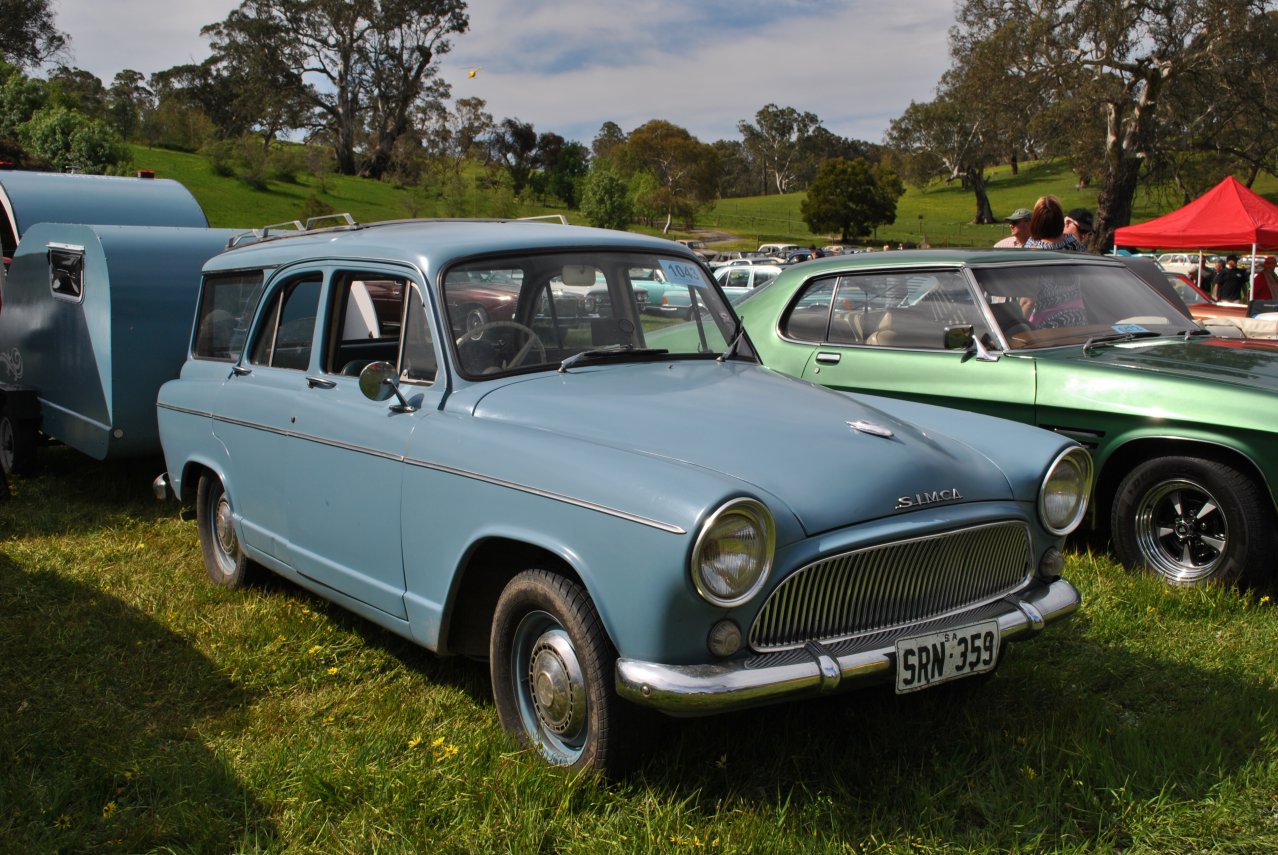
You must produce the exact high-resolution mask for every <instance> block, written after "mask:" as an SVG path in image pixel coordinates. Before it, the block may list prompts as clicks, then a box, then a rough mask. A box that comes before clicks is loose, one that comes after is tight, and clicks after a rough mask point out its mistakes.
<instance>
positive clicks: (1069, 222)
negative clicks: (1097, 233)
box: [1065, 208, 1092, 246]
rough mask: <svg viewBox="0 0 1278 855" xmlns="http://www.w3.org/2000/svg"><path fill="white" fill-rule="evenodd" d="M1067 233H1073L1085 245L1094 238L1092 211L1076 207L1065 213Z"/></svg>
mask: <svg viewBox="0 0 1278 855" xmlns="http://www.w3.org/2000/svg"><path fill="white" fill-rule="evenodd" d="M1065 234H1067V235H1073V236H1074V237H1075V239H1077V240H1078V242H1079V243H1081V244H1082V245H1083V246H1087V243H1088V241H1090V240H1091V239H1092V212H1091V211H1089V210H1087V209H1086V208H1074V209H1073V210H1072V211H1070V212H1069V213H1068V214H1066V215H1065Z"/></svg>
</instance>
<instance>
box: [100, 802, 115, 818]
mask: <svg viewBox="0 0 1278 855" xmlns="http://www.w3.org/2000/svg"><path fill="white" fill-rule="evenodd" d="M115 807H116V805H115V802H107V803H106V804H104V805H103V806H102V818H103V819H110V818H111V815H112V814H113V813H115Z"/></svg>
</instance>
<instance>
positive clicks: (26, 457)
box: [0, 410, 39, 475]
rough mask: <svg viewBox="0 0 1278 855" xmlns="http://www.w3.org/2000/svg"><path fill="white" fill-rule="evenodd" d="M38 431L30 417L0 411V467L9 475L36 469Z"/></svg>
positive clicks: (30, 473)
mask: <svg viewBox="0 0 1278 855" xmlns="http://www.w3.org/2000/svg"><path fill="white" fill-rule="evenodd" d="M38 444H39V432H38V431H37V430H36V426H35V422H33V421H31V420H30V419H19V418H15V417H14V416H13V414H12V413H10V412H9V411H8V410H5V411H4V412H0V467H3V468H4V471H5V472H6V473H7V474H9V475H32V474H34V473H35V471H36V464H37V457H36V446H37V445H38Z"/></svg>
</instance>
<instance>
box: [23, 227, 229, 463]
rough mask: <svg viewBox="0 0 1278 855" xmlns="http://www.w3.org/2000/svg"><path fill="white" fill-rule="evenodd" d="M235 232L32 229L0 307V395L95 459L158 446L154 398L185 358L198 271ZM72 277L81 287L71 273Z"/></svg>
mask: <svg viewBox="0 0 1278 855" xmlns="http://www.w3.org/2000/svg"><path fill="white" fill-rule="evenodd" d="M237 233H238V232H237V231H235V230H232V229H209V228H174V227H138V226H115V225H111V226H101V225H68V224H61V223H39V224H37V225H34V226H32V227H30V228H29V229H28V230H27V231H26V232H25V234H24V235H23V239H22V242H21V244H20V245H19V246H18V251H17V254H16V255H15V256H14V258H13V263H12V265H11V267H10V269H9V272H8V277H7V282H6V284H5V295H4V299H5V305H4V311H3V312H0V396H3V397H4V398H6V399H9V403H8V411H9V412H10V413H11V414H12V415H14V416H15V417H16V418H17V419H24V418H25V419H28V420H29V419H31V418H32V416H31V412H30V403H28V404H27V405H25V407H24V405H22V404H21V403H20V399H21V398H22V397H23V396H26V397H27V398H28V399H30V398H31V397H32V396H33V397H34V399H35V401H36V402H37V404H38V415H37V416H36V417H38V419H39V429H40V431H41V432H43V433H44V434H45V435H46V436H49V437H52V438H54V439H57V440H59V441H61V442H63V443H65V444H67V445H69V446H71V447H73V448H76V449H77V450H79V451H81V452H83V453H85V454H87V455H89V456H90V457H93V458H95V459H98V460H104V459H107V458H108V457H110V458H117V457H131V456H141V455H147V454H156V453H159V451H160V444H159V437H158V434H157V429H156V417H155V399H156V393H157V392H158V390H159V388H160V386H161V385H162V384H163V383H164V382H165V381H167V380H170V379H172V378H174V377H177V376H178V372H179V370H180V369H181V367H182V363H183V361H184V359H185V358H186V352H187V343H188V341H189V340H190V333H191V319H192V317H193V316H194V312H195V301H196V298H197V295H198V293H199V288H200V268H201V266H202V265H203V264H204V262H206V261H207V260H208V259H209V258H211V257H212V256H214V255H216V254H218V253H219V252H221V251H222V250H223V249H224V248H225V247H226V243H227V240H228V239H229V238H230V237H231V236H233V235H235V234H237ZM77 273H78V277H79V278H78V281H74V280H75V279H76V274H77Z"/></svg>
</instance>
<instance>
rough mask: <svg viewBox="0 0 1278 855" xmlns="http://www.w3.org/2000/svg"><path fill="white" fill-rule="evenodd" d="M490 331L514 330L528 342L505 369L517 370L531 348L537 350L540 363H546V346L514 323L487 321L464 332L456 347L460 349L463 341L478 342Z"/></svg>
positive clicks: (520, 325)
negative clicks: (526, 337)
mask: <svg viewBox="0 0 1278 855" xmlns="http://www.w3.org/2000/svg"><path fill="white" fill-rule="evenodd" d="M492 329H515V330H519V331H520V332H521V333H523V334H524V335H526V336H528V341H527V342H525V343H524V346H523V347H521V348H519V352H518V353H516V354H515V355H514V356H512V357H511V358H510V361H509V362H507V363H506V365H505V366H504V367H505V368H517V367H518V366H520V365H523V364H524V360H525V359H527V358H528V353H529V351H531V350H532V349H533V347H536V348H537V352H538V353H539V354H540V355H541V361H542V362H545V361H546V346H545V345H544V344H542V343H541V339H539V338H538V337H537V333H535V332H533V331H532V330H531V329H529V328H528V327H526V326H524V325H523V324H519V323H515V322H514V321H487V322H485V323H482V324H480V325H479V326H477V327H474V328H473V329H469V330H466V332H464V333H462V334H461V335H459V336H458V337H457V346H458V347H461V344H462V342H464V341H479V340H480V339H482V338H483V337H484V333H486V332H488V331H489V330H492Z"/></svg>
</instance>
